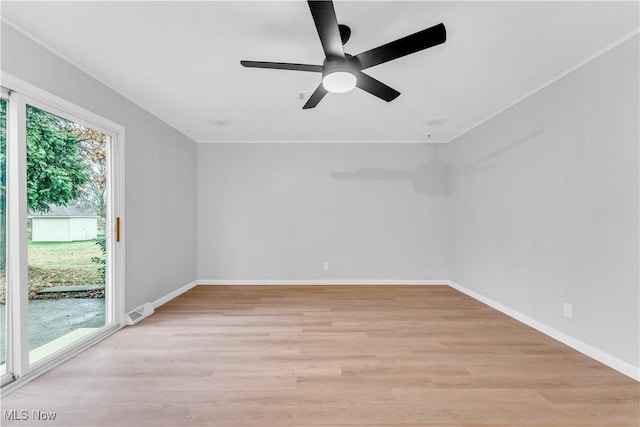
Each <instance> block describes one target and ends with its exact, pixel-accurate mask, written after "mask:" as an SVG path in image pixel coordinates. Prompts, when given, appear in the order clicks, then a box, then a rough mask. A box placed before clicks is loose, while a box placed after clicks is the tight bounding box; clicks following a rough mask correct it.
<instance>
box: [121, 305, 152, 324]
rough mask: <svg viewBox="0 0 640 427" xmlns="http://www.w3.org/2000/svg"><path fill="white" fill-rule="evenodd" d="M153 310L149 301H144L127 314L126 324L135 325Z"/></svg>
mask: <svg viewBox="0 0 640 427" xmlns="http://www.w3.org/2000/svg"><path fill="white" fill-rule="evenodd" d="M153 312H154V310H153V305H151V303H150V302H147V303H144V304H143V305H142V306H140V307H138V308H136V309H135V310H133V311H131V312H129V313H128V314H127V325H135V324H136V323H138V322H139V321H141V320H142V319H144V318H145V317H148V316H150V315H152V314H153Z"/></svg>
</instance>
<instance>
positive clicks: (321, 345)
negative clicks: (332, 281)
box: [2, 286, 640, 427]
mask: <svg viewBox="0 0 640 427" xmlns="http://www.w3.org/2000/svg"><path fill="white" fill-rule="evenodd" d="M12 409H17V410H21V409H27V410H29V411H31V410H33V409H40V410H47V411H56V412H57V416H56V419H55V420H53V421H41V422H39V423H38V422H36V423H31V422H25V421H11V420H6V419H3V420H2V425H3V426H4V425H7V426H14V425H15V426H18V425H19V426H28V425H48V426H82V427H93V426H96V427H98V426H100V427H102V426H136V427H137V426H140V427H144V426H167V427H169V426H170V427H177V426H185V427H200V426H211V427H216V426H226V427H230V426H243V427H257V426H260V427H276V426H277V427H293V426H297V427H307V426H308V427H311V426H314V427H320V426H323V427H327V426H332V427H338V426H350V427H354V426H367V427H376V426H386V427H395V426H398V427H399V426H456V427H480V426H484V427H486V426H502V427H517V426H523V427H524V426H527V427H534V426H537V427H573V426H575V427H578V426H579V427H589V426H607V427H638V425H639V424H640V415H639V411H640V385H639V383H637V382H636V381H633V380H631V379H629V378H627V377H625V376H623V375H622V374H619V373H617V372H615V371H613V370H612V369H610V368H608V367H606V366H604V365H601V364H600V363H598V362H596V361H594V360H592V359H590V358H588V357H586V356H584V355H582V354H580V353H577V352H576V351H574V350H572V349H570V348H568V347H567V346H565V345H563V344H561V343H559V342H557V341H555V340H553V339H551V338H549V337H547V336H545V335H543V334H541V333H539V332H537V331H535V330H533V329H531V328H529V327H527V326H525V325H523V324H521V323H518V322H517V321H515V320H513V319H511V318H509V317H507V316H505V315H503V314H501V313H499V312H497V311H495V310H493V309H491V308H490V307H487V306H485V305H483V304H481V303H479V302H477V301H475V300H473V299H472V298H469V297H468V296H466V295H463V294H461V293H459V292H457V291H455V290H453V289H451V288H450V287H448V286H424V287H423V286H237V287H234V286H198V287H196V288H194V289H192V290H191V291H189V292H187V293H185V294H183V295H181V296H180V297H178V298H176V299H175V300H172V301H170V302H169V303H167V304H165V305H164V306H162V307H161V308H160V309H158V310H157V311H156V313H155V314H154V315H153V316H151V317H149V318H147V319H145V320H143V321H142V322H141V323H139V324H137V325H136V326H133V327H128V328H124V329H123V330H121V331H119V332H117V333H116V334H114V335H112V336H110V337H109V338H108V339H106V340H104V341H102V342H100V343H98V344H97V345H95V346H93V347H92V348H90V349H88V350H87V351H85V352H83V353H81V354H79V355H77V356H76V357H74V358H73V359H71V360H69V361H67V362H66V363H64V364H62V365H61V366H59V367H57V368H55V369H53V370H52V371H50V372H48V373H47V374H45V375H43V376H41V377H39V378H37V379H36V380H34V381H33V382H32V383H29V384H27V385H26V386H24V387H22V388H20V389H19V390H17V391H15V392H14V393H12V394H10V395H8V396H3V399H2V410H3V411H5V410H12ZM30 423H31V424H30Z"/></svg>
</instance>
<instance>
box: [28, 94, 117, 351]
mask: <svg viewBox="0 0 640 427" xmlns="http://www.w3.org/2000/svg"><path fill="white" fill-rule="evenodd" d="M26 120H27V122H26V130H27V242H28V243H27V254H28V255H27V260H28V261H27V265H28V287H29V363H30V364H34V363H37V362H39V361H40V360H42V359H44V358H46V357H47V356H50V355H52V354H54V353H56V352H57V351H58V350H60V349H62V348H64V347H66V346H68V345H69V344H72V343H74V342H76V341H78V340H79V339H81V338H82V337H85V336H87V335H89V334H91V333H92V332H95V331H97V330H99V329H100V328H101V327H103V326H105V325H106V323H107V316H106V304H105V301H106V299H108V298H109V294H108V289H107V286H106V285H107V283H106V281H107V275H106V270H107V268H108V267H109V264H110V262H108V261H109V260H108V259H107V253H106V248H107V245H109V244H110V243H111V242H110V240H109V239H110V238H111V236H109V238H108V237H107V235H106V224H107V213H108V212H109V206H108V204H109V197H108V196H109V194H108V191H107V187H106V183H107V181H108V177H107V167H106V164H107V154H108V152H109V145H108V143H107V140H108V137H107V135H105V134H103V133H101V132H99V131H97V130H95V129H92V128H90V127H87V126H84V125H82V124H80V123H77V122H74V121H71V120H68V119H65V118H63V117H59V116H56V115H54V114H52V113H50V112H48V111H46V110H42V109H39V108H36V107H33V106H31V105H28V104H27V106H26Z"/></svg>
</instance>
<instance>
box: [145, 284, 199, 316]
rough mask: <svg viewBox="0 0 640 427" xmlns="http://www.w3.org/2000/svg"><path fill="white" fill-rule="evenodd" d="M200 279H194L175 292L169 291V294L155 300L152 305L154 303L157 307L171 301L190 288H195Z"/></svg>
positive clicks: (154, 306)
mask: <svg viewBox="0 0 640 427" xmlns="http://www.w3.org/2000/svg"><path fill="white" fill-rule="evenodd" d="M198 284H199V283H198V281H197V280H194V281H193V282H191V283H187V284H186V285H184V286H183V287H181V288H178V289H176V290H175V291H173V292H170V293H168V294H167V295H165V296H163V297H161V298H158V299H157V300H155V301H153V302H152V303H151V305H153V308H154V309H156V308H158V307H160V306H161V305H163V304H166V303H168V302H169V301H171V300H172V299H174V298H175V297H177V296H179V295H182V294H183V293H185V292H187V291H188V290H189V289H191V288H193V287H194V286H196V285H198Z"/></svg>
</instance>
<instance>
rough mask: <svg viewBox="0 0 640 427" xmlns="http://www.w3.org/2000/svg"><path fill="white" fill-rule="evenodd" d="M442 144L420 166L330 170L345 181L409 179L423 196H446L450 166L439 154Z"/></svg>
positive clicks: (333, 174)
mask: <svg viewBox="0 0 640 427" xmlns="http://www.w3.org/2000/svg"><path fill="white" fill-rule="evenodd" d="M441 147H442V146H441V145H436V144H434V145H433V146H432V147H431V148H432V151H433V155H432V156H431V158H430V159H429V160H428V161H427V162H426V163H423V164H421V165H420V166H418V167H416V168H414V169H410V170H405V169H387V168H362V169H358V170H355V171H352V172H344V171H332V172H329V175H331V176H332V177H333V178H334V179H339V180H343V181H407V182H409V183H411V186H412V187H413V191H415V192H416V193H417V194H420V195H423V196H446V195H448V194H449V184H448V182H449V166H448V165H446V164H445V163H444V162H443V161H442V159H440V157H439V155H438V150H439V149H440V148H441Z"/></svg>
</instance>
